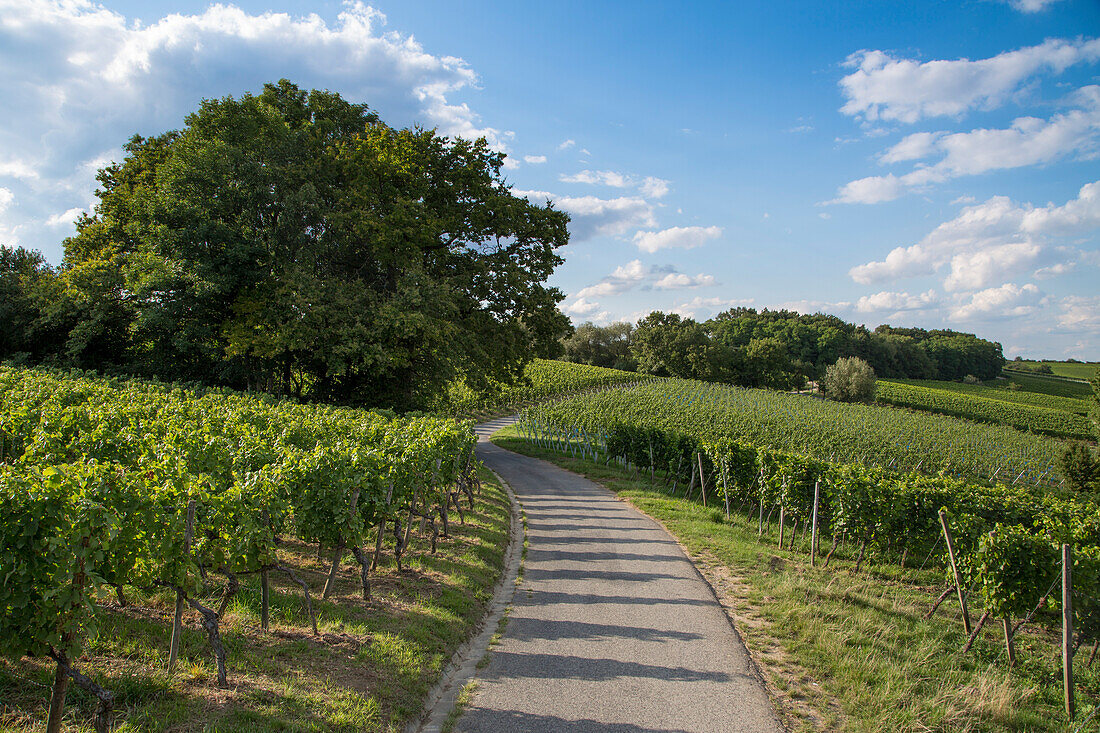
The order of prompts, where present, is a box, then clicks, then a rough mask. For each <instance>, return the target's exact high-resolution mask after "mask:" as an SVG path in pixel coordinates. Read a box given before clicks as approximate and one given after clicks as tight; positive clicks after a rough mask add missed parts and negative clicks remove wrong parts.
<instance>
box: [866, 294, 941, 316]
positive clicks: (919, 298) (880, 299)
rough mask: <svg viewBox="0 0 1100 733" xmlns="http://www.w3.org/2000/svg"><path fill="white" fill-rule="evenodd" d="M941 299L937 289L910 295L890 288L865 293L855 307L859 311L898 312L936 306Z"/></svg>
mask: <svg viewBox="0 0 1100 733" xmlns="http://www.w3.org/2000/svg"><path fill="white" fill-rule="evenodd" d="M938 301H939V299H938V298H937V297H936V291H935V290H928V291H926V292H924V293H917V294H916V295H910V294H909V293H895V292H890V291H888V290H883V291H882V292H878V293H874V294H872V295H864V296H862V297H861V298H860V299H859V300H858V301H856V305H855V309H856V311H857V312H859V313H897V312H900V311H912V310H924V309H926V308H929V307H931V306H934V305H935V304H936V303H937V302H938Z"/></svg>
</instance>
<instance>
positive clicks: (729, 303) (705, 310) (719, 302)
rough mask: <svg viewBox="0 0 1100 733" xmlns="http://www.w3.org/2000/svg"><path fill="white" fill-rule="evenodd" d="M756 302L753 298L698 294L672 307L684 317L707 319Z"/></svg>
mask: <svg viewBox="0 0 1100 733" xmlns="http://www.w3.org/2000/svg"><path fill="white" fill-rule="evenodd" d="M754 302H755V301H754V300H753V299H752V298H717V297H715V298H706V297H703V296H701V295H697V296H696V297H694V298H692V299H691V300H689V301H687V302H685V303H680V304H679V305H678V306H676V307H675V308H673V309H672V312H673V313H675V314H677V315H679V316H683V317H684V318H695V319H705V318H710V317H711V316H713V315H714V314H715V313H719V312H721V311H724V310H729V309H730V308H735V307H737V306H751V305H752V304H753V303H754Z"/></svg>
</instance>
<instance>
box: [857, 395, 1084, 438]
mask: <svg viewBox="0 0 1100 733" xmlns="http://www.w3.org/2000/svg"><path fill="white" fill-rule="evenodd" d="M931 384H937V385H938V384H950V383H942V382H932V383H931ZM971 386H972V385H965V384H962V385H958V387H959V388H960V389H950V390H949V389H939V388H932V387H925V386H921V385H920V384H915V383H901V382H890V381H883V382H879V385H878V390H877V392H876V394H875V399H876V400H877V401H878V402H882V403H885V404H889V405H895V406H898V407H909V408H912V409H915V410H924V411H927V412H936V413H939V414H941V415H951V416H953V417H961V418H965V419H967V420H975V421H978V422H985V423H994V424H1001V425H1011V426H1012V427H1014V428H1019V429H1021V430H1028V431H1030V432H1033V433H1041V434H1043V435H1053V436H1055V437H1062V438H1082V439H1088V437H1089V434H1090V427H1091V426H1090V425H1089V421H1088V420H1087V419H1086V418H1084V417H1082V416H1081V415H1078V414H1074V413H1070V412H1064V411H1062V410H1060V409H1050V408H1047V407H1041V406H1038V405H1035V404H1027V403H1024V402H1023V401H1022V400H1020V398H1017V400H1019V401H1018V402H1016V403H1015V404H1014V402H1009V401H1007V400H1001V399H993V398H987V397H984V396H979V394H976V393H973V392H971V393H966V392H962V391H961V388H963V387H971ZM978 389H982V388H980V387H979V388H978ZM997 393H1003V394H1005V395H1013V396H1015V395H1020V394H1024V395H1026V394H1028V393H1020V392H1010V391H1008V390H993V389H986V390H984V392H982V394H994V395H995V394H997ZM1036 397H1037V398H1038V399H1036ZM1023 399H1025V400H1027V401H1028V402H1047V403H1054V401H1055V400H1059V399H1061V400H1062V401H1063V402H1064V401H1065V398H1055V397H1049V396H1046V395H1036V396H1035V397H1031V398H1027V397H1025V398H1023Z"/></svg>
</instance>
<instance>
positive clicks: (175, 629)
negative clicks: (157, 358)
mask: <svg viewBox="0 0 1100 733" xmlns="http://www.w3.org/2000/svg"><path fill="white" fill-rule="evenodd" d="M194 535H195V500H194V499H191V500H190V501H188V502H187V528H186V529H185V530H184V535H183V553H184V556H185V557H190V556H191V540H192V538H193V537H194ZM185 602H186V599H185V598H184V595H183V591H180V590H177V591H176V614H175V615H174V616H173V617H172V641H171V642H170V643H169V645H168V676H169V677H171V676H172V675H173V674H175V671H176V658H177V657H178V656H179V651H180V634H181V633H182V632H183V607H184V603H185Z"/></svg>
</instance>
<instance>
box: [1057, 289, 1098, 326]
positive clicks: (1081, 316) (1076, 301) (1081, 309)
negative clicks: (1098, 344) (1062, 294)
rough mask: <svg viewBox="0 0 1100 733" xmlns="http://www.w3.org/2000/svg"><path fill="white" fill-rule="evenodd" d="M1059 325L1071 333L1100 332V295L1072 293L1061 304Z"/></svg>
mask: <svg viewBox="0 0 1100 733" xmlns="http://www.w3.org/2000/svg"><path fill="white" fill-rule="evenodd" d="M1059 306H1060V308H1061V313H1059V314H1058V326H1059V327H1060V328H1061V329H1062V330H1064V331H1069V332H1071V333H1081V332H1091V333H1100V296H1080V295H1071V296H1069V297H1066V298H1063V299H1062V302H1061V303H1060V304H1059Z"/></svg>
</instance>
